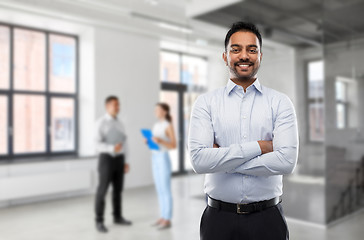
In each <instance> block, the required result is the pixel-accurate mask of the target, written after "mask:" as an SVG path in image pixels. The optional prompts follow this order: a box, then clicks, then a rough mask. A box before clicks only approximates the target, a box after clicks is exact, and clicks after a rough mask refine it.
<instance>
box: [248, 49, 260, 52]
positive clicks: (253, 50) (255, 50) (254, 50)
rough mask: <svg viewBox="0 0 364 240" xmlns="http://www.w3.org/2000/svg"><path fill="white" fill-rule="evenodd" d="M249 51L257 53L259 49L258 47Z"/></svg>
mask: <svg viewBox="0 0 364 240" xmlns="http://www.w3.org/2000/svg"><path fill="white" fill-rule="evenodd" d="M249 52H251V53H257V52H258V50H257V49H250V50H249Z"/></svg>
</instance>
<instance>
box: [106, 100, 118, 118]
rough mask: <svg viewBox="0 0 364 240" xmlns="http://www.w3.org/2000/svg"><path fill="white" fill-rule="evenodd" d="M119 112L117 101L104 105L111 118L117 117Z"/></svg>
mask: <svg viewBox="0 0 364 240" xmlns="http://www.w3.org/2000/svg"><path fill="white" fill-rule="evenodd" d="M119 110H120V104H119V101H118V100H111V101H110V102H108V103H106V111H107V112H108V113H109V114H110V115H111V116H113V117H115V116H116V115H118V113H119Z"/></svg>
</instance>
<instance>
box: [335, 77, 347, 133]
mask: <svg viewBox="0 0 364 240" xmlns="http://www.w3.org/2000/svg"><path fill="white" fill-rule="evenodd" d="M335 91H336V94H335V97H336V127H337V128H339V129H343V128H346V126H347V105H348V103H347V83H345V82H344V81H340V80H336V81H335Z"/></svg>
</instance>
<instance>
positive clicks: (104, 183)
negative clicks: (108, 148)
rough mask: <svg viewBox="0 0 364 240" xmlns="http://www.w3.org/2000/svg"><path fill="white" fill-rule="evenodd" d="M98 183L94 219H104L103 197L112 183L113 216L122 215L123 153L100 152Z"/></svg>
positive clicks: (99, 220)
mask: <svg viewBox="0 0 364 240" xmlns="http://www.w3.org/2000/svg"><path fill="white" fill-rule="evenodd" d="M98 172H99V185H98V187H97V193H96V201H95V212H96V221H97V222H103V221H104V211H105V197H106V193H107V189H108V187H109V185H110V183H111V184H112V188H113V192H112V206H113V216H114V218H120V217H121V216H122V208H121V204H122V196H121V192H122V190H123V182H124V155H119V156H116V157H112V156H110V155H109V154H100V156H99V163H98Z"/></svg>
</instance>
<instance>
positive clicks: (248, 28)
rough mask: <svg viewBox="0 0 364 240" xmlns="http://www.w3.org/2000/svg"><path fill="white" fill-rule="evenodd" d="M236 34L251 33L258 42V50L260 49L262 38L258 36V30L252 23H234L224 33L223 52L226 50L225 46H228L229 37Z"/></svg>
mask: <svg viewBox="0 0 364 240" xmlns="http://www.w3.org/2000/svg"><path fill="white" fill-rule="evenodd" d="M236 32H252V33H254V34H255V35H256V36H257V38H258V40H259V45H260V48H262V36H261V35H260V32H259V29H258V28H257V26H255V25H254V24H253V23H250V22H241V21H240V22H235V23H233V25H232V26H231V28H230V29H229V31H228V32H227V33H226V37H225V51H226V50H227V46H228V44H229V40H230V37H231V36H232V35H233V34H234V33H236Z"/></svg>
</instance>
